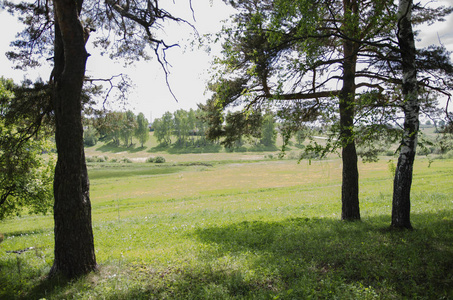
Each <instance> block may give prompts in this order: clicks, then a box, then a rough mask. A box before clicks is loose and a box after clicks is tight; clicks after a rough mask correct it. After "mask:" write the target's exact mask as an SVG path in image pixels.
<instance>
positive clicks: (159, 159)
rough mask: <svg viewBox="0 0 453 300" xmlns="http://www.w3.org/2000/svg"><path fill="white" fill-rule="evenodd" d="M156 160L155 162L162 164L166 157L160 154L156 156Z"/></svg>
mask: <svg viewBox="0 0 453 300" xmlns="http://www.w3.org/2000/svg"><path fill="white" fill-rule="evenodd" d="M154 162H155V163H156V164H162V163H164V162H165V158H163V157H162V156H158V157H156V158H155V159H154Z"/></svg>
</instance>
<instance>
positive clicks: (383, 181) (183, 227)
mask: <svg viewBox="0 0 453 300" xmlns="http://www.w3.org/2000/svg"><path fill="white" fill-rule="evenodd" d="M136 154H137V153H134V154H132V155H136ZM216 155H220V153H217V154H208V157H209V159H207V158H205V157H202V158H198V157H196V156H192V155H191V154H187V155H181V156H180V157H178V159H176V160H174V161H172V160H171V159H170V163H165V164H163V165H159V166H156V165H154V164H146V163H133V164H112V163H93V164H91V165H90V169H89V173H90V178H91V200H92V208H93V224H94V236H95V247H96V256H97V261H98V263H99V271H98V272H95V273H92V274H89V275H87V276H85V277H83V278H80V279H78V280H74V281H70V282H67V281H65V280H64V279H62V278H55V279H52V280H47V279H46V278H45V275H46V274H47V273H48V271H49V269H50V267H51V264H52V260H53V223H52V218H51V216H24V217H22V218H15V219H11V220H7V221H3V222H2V223H0V232H2V233H3V234H4V235H5V240H4V241H3V243H1V244H0V282H1V283H2V284H1V285H0V298H2V299H40V298H46V299H70V298H76V299H310V298H315V299H335V298H337V299H453V288H452V287H453V273H452V272H451V270H453V187H452V185H451V182H452V179H453V161H452V160H442V161H440V160H436V161H434V162H432V163H431V166H430V167H429V168H428V165H429V163H428V161H427V160H423V159H422V160H418V161H417V163H416V165H415V176H414V182H413V192H412V222H413V226H414V227H415V230H413V231H389V230H388V226H389V224H390V213H391V194H392V174H391V173H390V172H389V164H388V163H387V161H385V160H381V161H380V162H378V163H370V164H360V175H361V181H360V199H361V214H362V221H361V222H352V223H348V222H346V223H345V222H341V221H340V220H339V219H340V217H339V215H340V210H341V203H340V196H339V195H340V189H341V187H340V184H341V161H340V160H338V159H333V160H329V161H313V162H312V163H311V164H308V163H307V162H304V161H303V162H301V163H300V164H297V163H296V162H295V161H293V160H263V159H262V157H261V158H260V159H259V160H251V159H248V160H246V161H244V160H242V159H241V157H240V156H237V155H238V154H236V153H231V154H225V153H223V155H224V157H222V159H223V163H220V164H218V163H214V162H215V158H216V157H217V156H216ZM170 157H171V156H170ZM193 157H196V159H194V160H192V158H193ZM250 157H251V156H249V157H248V158H250ZM257 157H258V156H257ZM167 161H168V159H167ZM184 161H185V163H183V162H184ZM200 161H203V162H208V161H209V162H211V164H207V163H203V164H201V163H198V162H200ZM125 174H127V176H125ZM28 247H34V248H33V249H31V250H29V251H26V252H23V253H22V254H16V253H10V252H6V251H12V250H19V249H26V248H28Z"/></svg>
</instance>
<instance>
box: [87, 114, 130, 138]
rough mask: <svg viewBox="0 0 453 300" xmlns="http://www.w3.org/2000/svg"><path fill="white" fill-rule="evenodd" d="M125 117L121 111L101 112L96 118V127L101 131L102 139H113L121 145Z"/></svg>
mask: <svg viewBox="0 0 453 300" xmlns="http://www.w3.org/2000/svg"><path fill="white" fill-rule="evenodd" d="M123 119H124V114H123V113H121V112H116V111H107V112H104V111H103V112H99V113H98V115H97V116H96V118H95V120H94V127H95V128H96V130H97V132H98V133H99V135H100V139H101V140H104V141H105V142H108V141H113V143H114V144H115V145H117V146H119V145H120V136H121V129H122V124H123V123H124V121H123Z"/></svg>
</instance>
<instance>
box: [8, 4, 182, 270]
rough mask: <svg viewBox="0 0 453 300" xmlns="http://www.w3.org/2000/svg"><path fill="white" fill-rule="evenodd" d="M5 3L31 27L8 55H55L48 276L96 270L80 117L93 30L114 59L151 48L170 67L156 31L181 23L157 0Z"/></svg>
mask: <svg viewBox="0 0 453 300" xmlns="http://www.w3.org/2000/svg"><path fill="white" fill-rule="evenodd" d="M189 1H190V0H189ZM4 4H5V5H6V6H7V7H8V8H9V10H10V11H11V12H18V14H19V19H20V20H22V21H23V22H24V23H25V25H26V29H25V30H24V31H23V32H22V34H21V35H20V36H19V40H18V41H16V42H14V43H13V46H15V47H16V48H17V49H16V50H17V51H15V52H14V51H11V52H9V53H8V56H9V58H10V59H14V60H19V67H36V66H39V65H40V61H42V58H46V59H47V58H48V57H52V58H53V64H54V65H53V71H52V75H51V78H50V83H51V85H52V88H53V110H54V114H55V128H56V133H55V140H56V145H57V151H58V160H57V165H56V168H55V179H54V197H55V204H54V220H55V260H54V264H53V267H52V269H51V272H50V274H51V275H54V274H62V275H65V276H67V277H70V278H72V277H77V276H79V275H82V274H86V273H88V272H90V271H92V270H95V269H96V258H95V252H94V240H93V231H92V224H91V204H90V197H89V181H88V173H87V169H86V164H85V154H84V149H83V126H82V116H81V111H82V98H81V96H82V87H83V84H84V80H85V70H86V63H87V59H88V57H89V54H88V53H87V51H86V48H85V43H86V42H87V40H88V38H89V33H90V31H92V30H94V29H96V28H102V29H103V30H105V31H106V33H107V34H105V35H102V34H100V35H99V37H97V41H96V45H98V46H101V47H104V48H106V49H107V50H110V52H111V53H112V56H113V57H121V58H129V59H132V60H137V59H140V58H148V57H149V55H148V54H147V49H151V51H153V52H154V53H155V54H157V55H158V60H159V62H161V64H162V66H163V67H164V68H165V66H166V65H165V63H166V61H165V60H163V59H162V57H161V55H162V51H165V50H166V49H169V48H171V47H172V46H173V45H167V44H165V42H164V41H163V40H158V39H156V36H155V35H154V34H152V33H151V31H153V30H154V29H155V28H160V27H161V26H162V24H160V23H162V22H165V21H176V22H179V21H183V20H181V19H179V18H176V17H174V16H172V15H171V14H170V13H169V12H168V11H166V10H165V9H162V8H161V7H160V6H159V4H160V1H158V0H146V1H145V0H124V1H123V0H117V1H114V0H106V1H101V2H99V1H94V0H85V1H84V0H54V1H39V0H36V1H35V2H33V3H29V2H24V3H19V4H16V3H12V2H8V1H4ZM82 20H83V24H85V25H86V26H85V27H84V26H83V24H82ZM52 30H53V32H52ZM118 37H119V38H118ZM165 71H166V69H165Z"/></svg>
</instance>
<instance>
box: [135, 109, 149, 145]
mask: <svg viewBox="0 0 453 300" xmlns="http://www.w3.org/2000/svg"><path fill="white" fill-rule="evenodd" d="M135 137H137V138H138V141H139V142H140V144H141V145H142V147H143V144H145V143H146V142H147V141H148V140H149V128H148V120H147V119H146V118H145V115H144V114H143V113H139V114H138V116H137V129H136V130H135Z"/></svg>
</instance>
